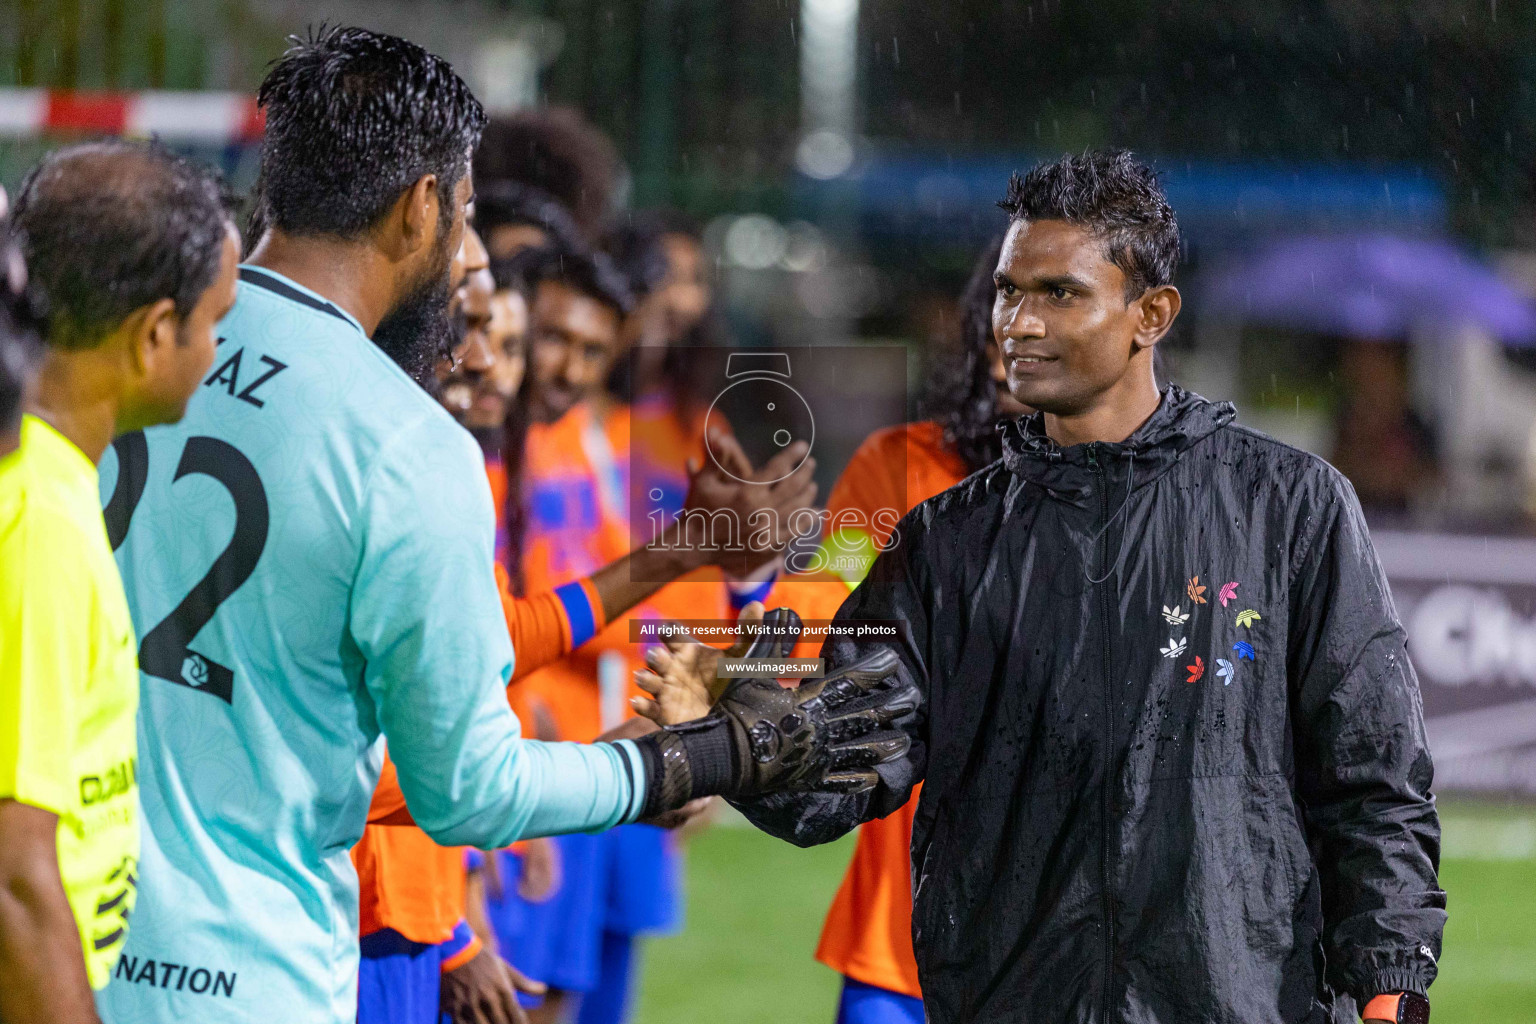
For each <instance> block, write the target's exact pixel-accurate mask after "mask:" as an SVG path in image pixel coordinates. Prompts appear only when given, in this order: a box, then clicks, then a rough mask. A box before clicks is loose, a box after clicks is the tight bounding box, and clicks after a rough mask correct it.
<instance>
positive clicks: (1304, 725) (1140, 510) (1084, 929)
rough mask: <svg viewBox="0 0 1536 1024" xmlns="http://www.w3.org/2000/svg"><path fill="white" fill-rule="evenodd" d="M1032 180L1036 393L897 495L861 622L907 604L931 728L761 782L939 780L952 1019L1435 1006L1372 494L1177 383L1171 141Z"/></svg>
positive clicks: (1413, 728)
mask: <svg viewBox="0 0 1536 1024" xmlns="http://www.w3.org/2000/svg"><path fill="white" fill-rule="evenodd" d="M1003 207H1004V209H1005V210H1007V211H1008V213H1009V215H1010V217H1011V224H1010V226H1009V229H1008V234H1007V236H1006V238H1005V240H1004V243H1003V250H1002V254H1001V256H1000V257H999V259H998V264H997V269H996V272H995V275H994V278H993V280H994V282H995V285H996V299H995V302H994V305H993V313H992V329H993V334H994V336H995V338H996V339H997V342H998V344H999V345H1000V347H1001V348H1002V352H1003V359H1004V363H1005V365H1006V367H1007V371H1008V388H1009V391H1010V392H1012V394H1013V396H1014V397H1015V398H1016V399H1018V400H1019V401H1020V402H1023V403H1025V404H1027V405H1029V406H1032V407H1034V408H1035V409H1037V410H1039V411H1038V412H1036V413H1035V414H1033V415H1031V416H1027V417H1024V418H1022V419H1020V420H1017V421H1015V422H1014V423H1012V424H1010V425H1009V427H1008V429H1007V430H1006V431H1005V432H1004V435H1003V457H1002V459H1000V460H999V461H997V462H995V463H993V464H992V465H990V466H989V467H987V468H986V469H985V470H983V471H982V472H980V473H976V474H974V475H972V476H971V477H969V478H968V479H967V480H965V481H963V482H962V483H961V484H959V485H958V486H956V487H953V488H950V489H949V490H947V491H945V492H944V493H943V494H941V495H939V496H937V497H935V498H933V499H931V500H929V501H927V502H925V503H923V504H922V505H920V506H918V507H917V509H915V510H914V511H913V512H912V513H911V514H910V515H908V516H907V517H906V518H905V519H903V520H902V521H901V523H900V524H899V525H898V527H897V530H896V531H895V533H894V534H893V539H892V542H891V544H890V546H889V547H888V548H887V549H886V550H885V551H884V552H882V553H881V554H880V555H879V557H878V558H876V559H875V562H874V564H873V566H872V567H871V569H870V572H869V576H868V577H867V579H866V580H865V582H864V583H863V584H861V585H860V587H859V588H858V590H856V591H855V592H854V593H853V595H852V596H850V598H849V599H848V602H847V603H846V604H845V605H844V606H843V608H842V609H841V611H840V612H839V615H838V617H839V619H841V620H843V621H845V622H857V621H867V620H892V619H894V620H899V621H901V622H902V623H903V624H904V625H905V627H906V632H905V635H904V636H903V638H902V640H901V641H900V642H899V643H897V644H896V645H894V646H895V647H896V649H897V651H898V653H899V655H900V658H901V663H902V668H901V672H902V674H903V675H905V676H907V677H908V678H910V679H911V680H913V681H914V682H915V683H916V685H917V686H918V688H919V689H920V690H921V691H922V694H923V697H922V700H921V702H920V705H919V707H918V708H917V711H916V713H915V714H913V715H912V716H911V717H910V718H908V719H906V720H905V721H904V723H903V724H904V726H905V729H906V731H907V733H908V735H909V737H910V738H911V740H912V746H911V748H910V751H909V753H908V755H907V756H906V757H904V758H902V759H900V760H898V761H894V762H891V763H889V764H887V765H883V766H882V767H881V768H880V769H879V774H880V777H881V780H882V781H881V784H880V785H878V786H877V787H875V788H874V789H873V790H871V791H869V792H866V793H861V794H854V795H849V794H837V793H832V792H821V793H815V794H811V795H802V794H783V795H773V796H769V797H765V798H762V799H756V800H748V801H740V802H738V805H739V806H740V807H741V808H742V809H743V810H744V811H745V813H746V814H747V816H748V818H750V819H751V820H752V821H753V822H754V823H756V824H757V825H759V826H760V827H762V828H764V829H766V830H767V831H769V832H771V833H773V834H775V835H778V836H781V837H783V838H786V839H789V840H791V841H793V842H795V843H799V844H811V843H819V842H826V841H828V840H830V839H832V838H835V837H836V836H838V835H841V834H843V833H845V832H846V831H847V830H848V829H849V828H851V827H853V826H854V825H855V824H858V823H859V822H862V821H867V820H870V819H872V818H876V817H880V816H882V815H886V814H890V813H892V812H893V811H895V810H896V809H897V808H898V807H900V806H901V804H902V803H904V802H905V801H906V799H907V797H908V795H909V794H910V793H911V792H912V790H913V788H914V787H915V786H916V784H917V783H918V782H922V783H923V791H922V795H921V797H920V798H919V800H918V806H917V813H916V815H915V817H914V820H913V827H912V849H911V852H912V864H913V869H914V879H915V889H916V891H915V894H914V895H915V901H914V906H913V944H914V949H915V952H916V954H917V964H918V968H919V976H920V979H921V982H922V990H923V1000H924V1006H925V1010H926V1012H927V1019H928V1020H930V1021H933V1022H935V1024H961V1022H967V1024H969V1022H991V1021H1016V1020H1020V1019H1029V1020H1042V1021H1053V1022H1054V1021H1062V1022H1074V1024H1174V1022H1178V1024H1184V1022H1187V1021H1243V1022H1260V1021H1263V1022H1275V1024H1280V1022H1285V1024H1324V1022H1332V1024H1343V1022H1345V1021H1349V1020H1353V1019H1355V1014H1356V1013H1357V1012H1358V1013H1360V1015H1361V1016H1363V1017H1364V1018H1365V1019H1366V1020H1367V1021H1375V1020H1387V1021H1396V1022H1403V1021H1412V1022H1415V1024H1423V1022H1425V1021H1427V1020H1428V1019H1429V1003H1428V999H1427V989H1428V987H1429V985H1430V983H1431V982H1433V981H1434V979H1435V973H1436V961H1437V958H1438V957H1439V955H1440V942H1441V931H1442V929H1443V928H1444V925H1445V893H1444V892H1443V891H1441V889H1440V886H1439V884H1438V881H1437V878H1436V859H1437V857H1438V853H1439V842H1440V826H1439V821H1438V818H1437V816H1436V812H1435V804H1434V798H1433V796H1432V795H1431V794H1430V783H1431V779H1432V776H1433V766H1432V764H1431V761H1430V755H1429V750H1428V748H1427V747H1426V744H1425V738H1424V724H1423V721H1422V714H1421V711H1420V701H1419V691H1418V681H1417V679H1416V678H1415V676H1414V671H1413V667H1412V665H1411V664H1410V662H1409V660H1408V654H1407V651H1406V649H1405V642H1406V638H1405V635H1404V632H1403V628H1402V626H1401V624H1400V623H1399V622H1398V620H1397V616H1396V613H1395V611H1394V609H1393V606H1392V598H1391V595H1390V593H1389V591H1388V588H1387V581H1386V578H1385V577H1384V576H1383V574H1382V571H1381V568H1380V566H1379V564H1378V563H1377V560H1376V556H1375V553H1374V551H1373V550H1372V547H1371V542H1370V538H1369V536H1368V533H1367V531H1366V527H1365V522H1364V517H1363V516H1362V515H1361V512H1360V505H1359V502H1358V501H1357V500H1356V498H1355V495H1354V492H1353V490H1352V489H1351V488H1350V486H1349V484H1348V482H1346V481H1345V480H1344V478H1343V477H1342V476H1341V475H1340V474H1339V473H1338V472H1337V471H1336V470H1335V469H1333V467H1331V466H1329V465H1328V464H1327V463H1325V462H1324V461H1322V460H1321V459H1319V458H1317V457H1316V456H1314V455H1311V454H1308V453H1306V452H1302V451H1298V450H1296V449H1294V448H1290V447H1288V446H1286V445H1282V444H1280V443H1278V442H1276V441H1274V440H1272V439H1270V438H1268V437H1265V436H1264V435H1262V434H1259V433H1257V432H1255V431H1252V430H1249V429H1247V428H1244V427H1240V426H1237V425H1236V424H1234V423H1233V418H1234V416H1235V415H1236V411H1235V410H1234V409H1233V407H1232V406H1231V405H1229V404H1220V405H1218V404H1215V403H1212V402H1208V401H1206V400H1205V399H1203V398H1201V397H1199V396H1198V395H1194V394H1192V393H1190V392H1188V391H1185V390H1183V389H1181V388H1179V387H1177V386H1175V385H1168V386H1166V387H1164V388H1161V389H1159V387H1158V385H1157V382H1156V379H1155V376H1154V372H1153V371H1154V368H1153V352H1154V351H1155V349H1156V346H1157V344H1158V342H1159V341H1161V340H1162V338H1163V337H1164V336H1166V335H1167V333H1168V330H1169V328H1170V327H1172V325H1173V321H1174V318H1175V317H1176V316H1177V315H1178V313H1179V308H1180V304H1181V299H1180V296H1179V292H1178V290H1177V289H1175V288H1174V287H1173V284H1172V280H1173V273H1174V269H1175V267H1176V266H1177V263H1178V256H1179V232H1178V224H1177V221H1176V219H1175V217H1174V213H1173V210H1172V208H1171V207H1170V206H1169V205H1168V201H1167V198H1166V197H1165V196H1164V194H1163V191H1162V189H1161V187H1160V186H1159V184H1158V182H1157V179H1156V176H1155V175H1154V174H1153V172H1152V171H1151V170H1150V169H1149V168H1147V167H1145V166H1144V165H1142V164H1140V163H1138V162H1136V161H1135V160H1134V159H1133V158H1132V157H1131V156H1130V155H1129V154H1127V153H1123V152H1098V153H1092V152H1090V153H1087V154H1084V155H1082V156H1078V157H1066V158H1063V159H1062V160H1060V161H1057V162H1055V163H1050V164H1045V165H1042V166H1040V167H1037V168H1035V169H1034V170H1033V171H1031V172H1030V173H1029V174H1028V175H1027V176H1023V177H1018V176H1016V177H1014V179H1013V180H1012V181H1011V182H1010V184H1009V187H1008V192H1007V195H1006V197H1005V199H1004V200H1003ZM869 646H871V644H867V643H865V642H863V641H859V640H845V639H841V638H834V639H833V640H831V641H829V642H828V643H827V645H826V647H825V650H824V654H825V655H826V656H827V658H828V660H829V663H830V664H831V665H832V666H834V667H835V666H837V665H839V664H842V663H843V660H844V659H846V658H850V657H857V656H860V654H861V653H864V651H863V649H865V648H867V647H869ZM662 667H663V668H665V666H662ZM661 696H662V698H663V701H664V702H665V701H667V700H669V699H670V698H669V697H668V695H667V693H666V692H665V691H662V692H661Z"/></svg>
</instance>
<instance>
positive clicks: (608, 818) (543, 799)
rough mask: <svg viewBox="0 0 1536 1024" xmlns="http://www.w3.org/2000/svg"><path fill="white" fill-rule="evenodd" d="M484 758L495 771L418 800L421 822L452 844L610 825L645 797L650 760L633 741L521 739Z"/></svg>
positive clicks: (493, 845) (488, 845)
mask: <svg viewBox="0 0 1536 1024" xmlns="http://www.w3.org/2000/svg"><path fill="white" fill-rule="evenodd" d="M479 763H480V765H481V767H482V768H483V769H484V770H486V771H488V772H489V773H490V775H489V776H485V775H482V776H481V777H480V778H479V779H476V780H474V783H472V784H471V785H470V786H469V787H467V791H466V792H465V793H463V794H462V795H461V796H460V797H459V799H457V800H453V801H439V800H434V799H432V798H431V797H429V796H427V795H426V794H423V798H422V799H420V800H415V801H413V806H414V807H416V812H415V818H416V822H417V824H419V825H420V826H421V827H422V828H423V829H424V830H425V831H426V832H427V834H428V835H430V836H431V837H432V838H433V839H435V840H436V841H437V842H439V843H441V844H442V845H444V846H476V847H479V848H481V849H485V850H490V849H499V848H501V847H504V846H510V845H512V843H514V842H516V841H517V840H519V839H529V838H533V837H535V836H549V835H563V834H566V833H570V832H597V831H602V830H603V829H608V828H612V827H614V826H615V825H622V824H625V823H627V822H630V821H634V820H635V818H636V817H638V816H639V813H640V810H641V807H642V806H643V805H644V801H645V767H644V764H643V762H642V760H641V758H640V757H639V755H638V753H637V752H636V751H635V749H634V746H633V744H631V743H628V742H624V743H545V742H542V741H540V740H527V739H513V740H509V742H508V746H507V747H506V749H505V750H503V751H502V752H500V753H498V754H495V755H493V756H491V757H489V758H483V759H481V760H480V762H479ZM403 779H404V776H403V775H402V780H403ZM407 789H409V786H407ZM471 793H474V794H478V795H479V799H474V798H473V797H472V796H471Z"/></svg>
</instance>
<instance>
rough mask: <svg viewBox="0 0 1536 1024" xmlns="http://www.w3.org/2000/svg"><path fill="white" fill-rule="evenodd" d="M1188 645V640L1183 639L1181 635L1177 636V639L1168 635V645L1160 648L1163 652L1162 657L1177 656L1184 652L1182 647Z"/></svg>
mask: <svg viewBox="0 0 1536 1024" xmlns="http://www.w3.org/2000/svg"><path fill="white" fill-rule="evenodd" d="M1188 646H1189V642H1188V641H1187V640H1185V639H1184V638H1183V637H1179V638H1178V639H1175V638H1173V637H1169V638H1168V646H1167V647H1163V648H1161V650H1162V652H1163V657H1165V658H1177V657H1178V656H1179V655H1181V654H1183V653H1184V648H1186V647H1188Z"/></svg>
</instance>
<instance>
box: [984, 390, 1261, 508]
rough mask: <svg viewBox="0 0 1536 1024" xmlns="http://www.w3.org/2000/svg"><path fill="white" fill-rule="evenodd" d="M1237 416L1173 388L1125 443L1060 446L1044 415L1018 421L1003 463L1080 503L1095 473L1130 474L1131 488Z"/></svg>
mask: <svg viewBox="0 0 1536 1024" xmlns="http://www.w3.org/2000/svg"><path fill="white" fill-rule="evenodd" d="M1236 416H1237V407H1236V406H1234V405H1233V404H1232V403H1231V402H1212V401H1209V400H1207V399H1205V398H1202V397H1201V396H1200V395H1197V394H1195V393H1194V392H1193V391H1186V390H1185V389H1184V388H1181V387H1179V386H1178V385H1177V384H1169V385H1168V386H1166V387H1165V388H1163V397H1162V401H1161V402H1159V403H1158V406H1157V411H1156V412H1154V413H1153V414H1152V415H1151V416H1150V417H1149V418H1148V419H1147V421H1146V422H1145V423H1143V424H1142V425H1141V426H1140V427H1138V428H1137V430H1136V432H1135V433H1134V434H1132V435H1131V436H1130V437H1128V438H1126V439H1125V440H1124V441H1120V442H1116V443H1111V442H1104V441H1099V442H1092V443H1090V444H1075V445H1070V446H1068V447H1062V446H1061V445H1059V444H1057V443H1056V442H1055V441H1052V440H1051V439H1050V438H1049V437H1047V436H1046V433H1045V414H1044V413H1040V412H1037V413H1034V414H1032V415H1029V416H1023V417H1020V418H1019V419H1017V420H1014V421H1013V422H1012V423H1008V424H1006V425H1005V426H1004V427H1003V464H1004V465H1005V466H1006V467H1007V468H1008V470H1009V472H1011V473H1013V474H1014V475H1015V476H1018V477H1020V478H1021V479H1023V480H1025V481H1028V482H1029V483H1034V484H1039V485H1040V486H1041V487H1043V488H1045V489H1046V490H1047V491H1048V492H1050V494H1051V496H1052V497H1056V498H1062V499H1066V500H1080V499H1082V498H1083V497H1085V496H1086V495H1087V494H1088V493H1090V491H1091V490H1092V487H1093V485H1094V483H1095V479H1096V478H1097V477H1098V475H1099V472H1100V470H1099V468H1098V467H1097V466H1096V465H1095V463H1096V462H1098V463H1102V464H1103V469H1104V471H1106V472H1108V473H1109V475H1110V476H1111V477H1120V476H1123V475H1127V474H1132V473H1134V478H1133V481H1132V487H1131V489H1132V490H1139V489H1140V488H1142V487H1144V486H1146V485H1147V484H1150V483H1151V482H1152V481H1154V480H1156V479H1157V478H1158V477H1160V476H1162V475H1163V474H1164V473H1166V472H1167V471H1168V470H1169V469H1170V468H1172V466H1173V465H1174V464H1175V463H1176V462H1178V461H1179V459H1180V458H1181V457H1182V456H1183V454H1184V453H1185V452H1187V451H1189V450H1190V449H1191V448H1193V447H1194V446H1195V445H1197V444H1199V443H1200V442H1201V441H1203V440H1205V439H1206V438H1207V437H1209V436H1210V435H1212V434H1214V433H1215V432H1216V431H1217V430H1219V429H1221V428H1222V427H1224V426H1226V425H1227V424H1228V423H1230V422H1232V420H1233V419H1234V418H1235V417H1236Z"/></svg>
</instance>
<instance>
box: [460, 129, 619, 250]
mask: <svg viewBox="0 0 1536 1024" xmlns="http://www.w3.org/2000/svg"><path fill="white" fill-rule="evenodd" d="M621 172H622V164H621V163H620V161H619V155H618V151H617V150H615V149H614V147H613V143H612V142H610V141H608V137H607V136H606V135H604V134H603V133H602V132H601V131H599V130H598V129H597V128H596V127H594V126H593V125H592V124H591V123H590V122H589V121H587V119H586V118H584V117H583V116H582V115H581V114H580V113H578V112H577V111H575V110H572V109H570V108H568V107H553V108H547V109H542V110H521V111H518V112H517V113H515V114H508V115H506V116H504V117H496V118H493V119H492V120H491V122H490V123H489V124H488V125H486V128H485V137H484V138H483V139H482V140H481V144H480V148H479V149H478V150H476V151H475V181H477V182H486V183H489V182H493V181H516V182H521V183H522V184H524V185H532V186H533V187H534V188H537V189H541V190H543V191H544V192H546V193H548V194H549V195H552V196H554V197H555V199H557V200H558V201H559V202H561V203H562V204H564V206H565V207H566V209H568V210H570V212H571V214H572V215H573V216H574V218H575V220H576V223H577V225H578V226H579V227H580V229H581V231H582V234H583V235H584V236H585V237H586V238H587V239H588V240H589V241H595V240H596V239H597V237H598V236H599V235H600V234H601V233H602V229H603V225H604V224H605V223H606V221H607V219H608V215H609V212H610V211H611V210H612V209H613V205H614V194H615V192H616V191H617V189H618V183H619V178H620V175H621Z"/></svg>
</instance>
